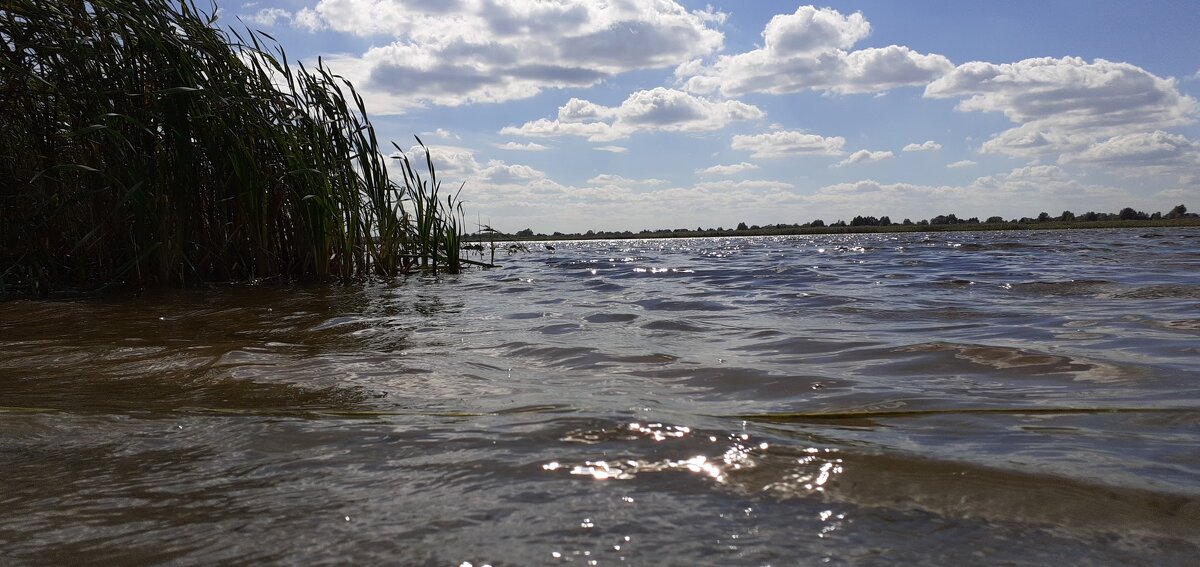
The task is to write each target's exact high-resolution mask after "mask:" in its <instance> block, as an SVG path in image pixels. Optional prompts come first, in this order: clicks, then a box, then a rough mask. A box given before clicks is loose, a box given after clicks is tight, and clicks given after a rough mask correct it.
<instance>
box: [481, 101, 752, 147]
mask: <svg viewBox="0 0 1200 567" xmlns="http://www.w3.org/2000/svg"><path fill="white" fill-rule="evenodd" d="M763 116H766V114H765V113H764V112H763V111H762V110H760V109H759V108H758V107H756V106H752V105H749V104H745V103H742V102H738V101H736V100H725V101H712V100H708V99H706V98H702V97H697V96H693V95H690V94H688V93H685V92H683V91H678V90H674V89H667V88H663V87H658V88H654V89H651V90H644V91H637V92H635V93H633V94H631V95H629V97H628V98H626V99H625V101H624V102H622V103H621V105H620V106H617V107H607V106H602V105H598V104H595V103H593V102H590V101H586V100H582V99H577V98H573V99H571V100H569V101H567V103H566V104H565V105H563V106H561V107H559V109H558V116H557V117H556V118H554V119H549V118H540V119H538V120H534V121H531V122H526V123H525V124H523V125H521V126H507V127H505V128H503V129H502V130H500V133H501V134H506V135H520V136H531V137H542V138H551V137H558V136H580V137H584V138H587V139H588V140H589V141H593V142H606V141H611V140H618V139H621V138H627V137H629V136H630V135H632V134H633V133H634V132H637V131H641V130H653V131H664V132H701V131H708V130H719V129H721V128H724V127H725V126H726V125H727V124H729V123H730V122H734V121H744V120H755V119H758V118H762V117H763Z"/></svg>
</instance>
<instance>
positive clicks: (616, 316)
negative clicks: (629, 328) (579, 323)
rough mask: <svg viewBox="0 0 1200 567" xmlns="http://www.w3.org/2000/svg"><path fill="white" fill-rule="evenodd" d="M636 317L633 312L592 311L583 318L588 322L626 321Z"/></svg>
mask: <svg viewBox="0 0 1200 567" xmlns="http://www.w3.org/2000/svg"><path fill="white" fill-rule="evenodd" d="M637 318H638V316H637V315H635V314H633V313H594V314H592V315H588V316H587V317H584V318H583V320H584V321H587V322H588V323H628V322H630V321H633V320H635V319H637Z"/></svg>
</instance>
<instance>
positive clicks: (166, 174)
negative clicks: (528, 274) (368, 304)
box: [0, 0, 463, 291]
mask: <svg viewBox="0 0 1200 567" xmlns="http://www.w3.org/2000/svg"><path fill="white" fill-rule="evenodd" d="M213 14H215V7H213V8H212V9H210V11H209V12H208V13H205V12H203V11H201V10H199V9H198V8H197V7H196V5H195V4H194V3H193V2H192V1H191V0H182V1H178V2H172V1H169V0H0V291H3V288H6V287H7V288H9V289H16V290H30V289H41V290H42V291H45V290H46V289H48V286H66V287H83V288H95V287H105V286H111V285H134V286H155V285H158V286H161V285H188V284H192V283H196V282H202V281H227V280H253V279H259V278H309V279H330V278H334V279H343V280H349V279H355V278H365V277H378V276H383V277H387V276H394V275H397V274H401V273H406V272H410V271H413V270H417V269H426V270H431V271H438V270H442V271H449V272H454V271H457V270H459V269H460V262H459V261H458V253H459V252H458V248H459V246H458V239H459V238H460V235H461V232H460V231H461V229H462V225H463V223H462V222H461V218H462V208H461V203H460V202H459V201H458V200H457V195H455V196H452V197H450V198H448V199H447V200H446V201H445V202H444V203H443V202H442V201H441V200H439V197H438V188H439V184H438V182H437V179H436V176H435V175H434V169H433V167H432V164H430V166H429V168H428V170H429V179H428V180H425V179H422V178H421V177H419V176H415V175H413V173H414V171H413V169H412V167H411V164H409V163H408V161H407V157H406V156H404V155H403V154H401V155H400V156H399V157H400V158H401V165H402V167H401V169H402V170H403V175H402V176H401V178H400V182H397V181H395V180H393V179H392V177H390V176H389V172H388V168H387V157H386V156H384V155H383V153H382V152H381V151H380V146H379V142H378V139H377V137H376V133H375V128H374V127H373V126H372V124H371V122H370V120H369V119H368V117H367V112H366V108H365V105H364V103H363V100H362V97H361V96H360V95H359V94H358V92H356V91H355V89H354V87H353V86H352V85H351V84H350V83H349V81H347V80H345V79H344V78H342V77H340V76H338V75H336V74H334V73H333V72H332V71H331V70H330V69H329V68H328V67H327V66H325V65H324V63H323V62H320V61H318V62H317V64H316V66H315V67H314V68H311V69H310V68H307V67H305V66H303V65H297V66H295V67H294V66H292V65H291V64H290V63H289V62H288V58H287V55H286V53H285V51H284V50H283V48H282V47H281V46H279V45H278V44H277V43H276V42H275V41H274V40H273V39H272V38H271V37H270V36H268V35H266V34H264V33H262V32H255V31H250V30H247V31H245V32H244V33H239V32H236V31H225V30H223V29H221V28H220V27H218V26H217V24H216V18H215V16H214V15H213ZM418 142H419V140H418ZM422 147H423V145H422ZM426 161H427V162H429V159H428V150H426Z"/></svg>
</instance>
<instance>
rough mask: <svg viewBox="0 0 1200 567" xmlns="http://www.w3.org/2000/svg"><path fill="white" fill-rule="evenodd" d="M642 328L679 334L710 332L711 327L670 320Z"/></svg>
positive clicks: (652, 323)
mask: <svg viewBox="0 0 1200 567" xmlns="http://www.w3.org/2000/svg"><path fill="white" fill-rule="evenodd" d="M642 328H643V329H648V330H651V331H675V332H680V333H700V332H703V331H709V330H712V327H702V326H700V325H697V324H694V323H689V322H687V321H677V320H672V319H663V320H659V321H651V322H649V323H646V324H645V325H642Z"/></svg>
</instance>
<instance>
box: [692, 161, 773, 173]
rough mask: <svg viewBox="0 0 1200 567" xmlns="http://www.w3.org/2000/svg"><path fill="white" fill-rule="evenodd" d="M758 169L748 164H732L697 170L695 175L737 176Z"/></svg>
mask: <svg viewBox="0 0 1200 567" xmlns="http://www.w3.org/2000/svg"><path fill="white" fill-rule="evenodd" d="M752 169H758V166H757V165H754V164H752V163H748V162H744V161H743V162H741V163H734V164H730V165H714V166H712V167H706V168H703V169H697V170H696V173H699V174H700V175H737V174H739V173H741V172H743V171H749V170H752Z"/></svg>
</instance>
